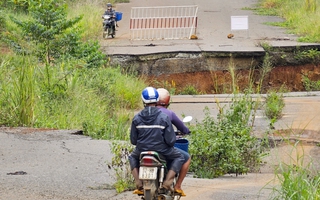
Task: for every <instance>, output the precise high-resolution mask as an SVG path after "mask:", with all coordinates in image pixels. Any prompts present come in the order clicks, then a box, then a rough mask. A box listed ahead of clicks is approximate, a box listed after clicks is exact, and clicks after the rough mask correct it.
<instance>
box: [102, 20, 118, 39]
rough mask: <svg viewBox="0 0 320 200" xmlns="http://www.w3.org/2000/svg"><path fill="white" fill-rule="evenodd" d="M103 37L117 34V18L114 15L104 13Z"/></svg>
mask: <svg viewBox="0 0 320 200" xmlns="http://www.w3.org/2000/svg"><path fill="white" fill-rule="evenodd" d="M102 18H103V38H106V37H109V36H111V37H112V38H114V36H115V35H116V25H115V24H116V20H115V18H114V17H113V16H110V15H103V16H102Z"/></svg>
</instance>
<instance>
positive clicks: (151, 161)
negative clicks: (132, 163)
mask: <svg viewBox="0 0 320 200" xmlns="http://www.w3.org/2000/svg"><path fill="white" fill-rule="evenodd" d="M140 165H141V166H149V167H150V166H159V165H161V163H160V162H159V161H158V160H157V159H155V158H154V157H153V156H144V157H143V158H142V159H141V161H140Z"/></svg>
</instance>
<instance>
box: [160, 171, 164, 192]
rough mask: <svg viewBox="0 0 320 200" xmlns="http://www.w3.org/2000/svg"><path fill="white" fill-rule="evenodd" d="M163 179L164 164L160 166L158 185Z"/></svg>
mask: <svg viewBox="0 0 320 200" xmlns="http://www.w3.org/2000/svg"><path fill="white" fill-rule="evenodd" d="M163 179H164V166H161V169H160V176H159V182H160V187H162V183H163Z"/></svg>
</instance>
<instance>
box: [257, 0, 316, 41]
mask: <svg viewBox="0 0 320 200" xmlns="http://www.w3.org/2000/svg"><path fill="white" fill-rule="evenodd" d="M255 11H256V12H257V13H258V14H261V15H274V16H279V17H281V18H283V19H284V21H283V22H277V23H273V25H277V26H281V27H285V28H287V29H288V30H289V32H290V33H293V34H296V35H298V36H299V39H298V41H300V42H320V24H319V19H320V9H319V1H317V0H305V1H302V0H262V1H260V3H259V6H258V8H256V9H255Z"/></svg>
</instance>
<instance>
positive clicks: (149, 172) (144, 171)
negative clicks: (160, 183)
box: [139, 167, 158, 180]
mask: <svg viewBox="0 0 320 200" xmlns="http://www.w3.org/2000/svg"><path fill="white" fill-rule="evenodd" d="M157 170H158V168H157V167H140V169H139V179H141V180H155V179H157Z"/></svg>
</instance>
